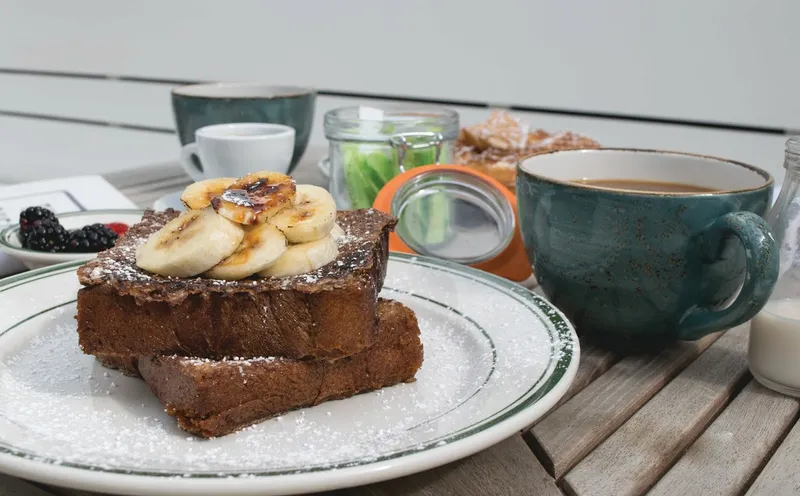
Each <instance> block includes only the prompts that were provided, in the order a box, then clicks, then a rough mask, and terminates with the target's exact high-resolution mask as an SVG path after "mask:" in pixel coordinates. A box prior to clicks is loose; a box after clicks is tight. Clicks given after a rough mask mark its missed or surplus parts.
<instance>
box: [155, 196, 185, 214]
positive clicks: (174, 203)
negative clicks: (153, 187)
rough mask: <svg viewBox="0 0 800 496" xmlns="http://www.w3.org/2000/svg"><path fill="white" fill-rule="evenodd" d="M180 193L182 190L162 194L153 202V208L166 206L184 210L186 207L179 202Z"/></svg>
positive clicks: (158, 208)
mask: <svg viewBox="0 0 800 496" xmlns="http://www.w3.org/2000/svg"><path fill="white" fill-rule="evenodd" d="M181 194H183V191H174V192H172V193H168V194H166V195H164V196H162V197H161V198H159V199H158V200H156V201H155V202H154V203H153V210H166V209H168V208H174V209H175V210H179V211H182V210H184V209H185V208H186V207H184V206H183V203H181Z"/></svg>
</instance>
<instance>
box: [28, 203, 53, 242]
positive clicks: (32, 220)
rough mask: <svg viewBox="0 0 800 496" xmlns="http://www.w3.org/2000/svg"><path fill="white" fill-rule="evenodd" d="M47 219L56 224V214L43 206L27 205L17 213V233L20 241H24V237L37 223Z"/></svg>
mask: <svg viewBox="0 0 800 496" xmlns="http://www.w3.org/2000/svg"><path fill="white" fill-rule="evenodd" d="M44 220H48V221H51V222H54V223H56V224H58V219H56V214H54V213H53V212H51V211H50V210H47V209H46V208H44V207H28V208H26V209H25V210H23V211H22V212H20V214H19V235H20V238H21V239H20V241H23V242H24V241H25V238H26V237H27V236H28V233H30V232H31V231H32V230H33V229H34V228H36V227H37V226H39V224H40V223H41V222H42V221H44Z"/></svg>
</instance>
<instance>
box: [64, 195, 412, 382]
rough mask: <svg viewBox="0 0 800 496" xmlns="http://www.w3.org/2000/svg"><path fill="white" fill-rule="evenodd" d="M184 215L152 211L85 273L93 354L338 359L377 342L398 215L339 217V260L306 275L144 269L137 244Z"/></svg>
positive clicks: (88, 342) (83, 314)
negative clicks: (236, 276) (176, 274)
mask: <svg viewBox="0 0 800 496" xmlns="http://www.w3.org/2000/svg"><path fill="white" fill-rule="evenodd" d="M178 215H179V212H177V211H175V210H167V211H164V212H153V211H150V210H149V211H146V212H145V214H144V216H143V218H142V221H141V222H140V223H139V224H136V225H134V226H132V227H131V228H130V230H129V231H128V233H127V234H126V235H125V236H124V237H122V238H121V239H120V240H119V241H118V242H117V245H116V246H115V247H114V248H112V249H110V250H107V251H105V252H102V253H100V254H99V255H98V257H97V258H95V259H94V260H92V261H90V262H88V263H86V264H85V265H83V266H82V267H81V268H79V269H78V278H79V280H80V282H81V284H82V285H83V286H84V287H83V288H82V289H80V290H79V292H78V302H77V306H78V312H77V317H76V318H77V321H78V335H79V343H80V346H81V348H82V350H83V351H84V353H87V354H91V355H95V356H98V358H99V359H100V360H101V362H103V363H104V364H107V365H117V366H120V365H122V366H123V369H125V364H126V360H127V361H128V365H129V367H132V366H133V365H134V364H133V360H134V359H133V358H132V357H140V356H154V355H178V356H197V357H204V358H209V359H222V358H225V357H228V358H230V357H238V358H252V357H261V356H280V357H286V358H294V359H300V358H316V359H334V358H341V357H345V356H349V355H353V354H355V353H358V352H360V351H361V350H363V349H365V348H367V347H369V346H370V345H372V343H373V342H374V341H375V339H376V330H377V321H376V301H377V296H378V293H379V292H380V290H381V286H382V284H383V280H384V278H385V275H386V264H387V261H388V236H389V232H390V231H391V230H392V229H394V226H395V223H396V219H395V218H393V217H391V216H389V215H386V214H384V213H382V212H380V211H377V210H372V209H363V210H352V211H342V212H339V213H338V214H337V223H338V224H339V225H340V226H341V227H342V228H343V229H344V231H345V236H344V237H342V238H341V239H340V240H339V242H338V244H339V256H338V257H337V258H336V260H334V261H333V262H331V263H329V264H328V265H326V266H324V267H321V268H319V269H317V270H315V271H313V272H309V273H306V274H301V275H298V276H291V277H285V278H251V279H245V280H241V281H221V280H214V279H207V278H200V277H194V278H188V279H179V278H171V277H162V276H158V275H155V274H151V273H148V272H145V271H143V270H141V269H139V268H138V267H137V266H136V263H135V251H136V248H137V247H138V246H139V245H141V244H142V243H144V241H145V240H146V239H147V237H148V236H149V235H150V234H152V233H154V232H156V231H157V230H158V229H160V228H161V227H162V226H163V225H164V224H166V223H167V222H169V221H170V220H172V219H174V218H175V217H177V216H178ZM129 372H130V371H129Z"/></svg>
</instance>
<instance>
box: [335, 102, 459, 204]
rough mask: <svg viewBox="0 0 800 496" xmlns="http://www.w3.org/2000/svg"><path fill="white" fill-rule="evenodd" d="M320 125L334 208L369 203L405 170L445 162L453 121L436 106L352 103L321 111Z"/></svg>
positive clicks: (453, 115) (452, 144)
mask: <svg viewBox="0 0 800 496" xmlns="http://www.w3.org/2000/svg"><path fill="white" fill-rule="evenodd" d="M324 129H325V137H326V138H327V139H328V141H329V154H328V159H327V161H324V162H323V165H322V168H323V172H325V173H327V174H328V176H329V181H330V184H329V190H330V192H331V194H332V195H333V197H334V199H335V200H336V205H337V207H338V208H339V209H355V208H368V207H371V206H372V203H373V202H374V201H375V197H376V196H377V195H378V192H379V191H380V190H381V188H383V186H384V185H385V184H386V183H387V182H389V181H390V180H391V179H392V178H393V177H395V176H396V175H397V174H400V173H401V172H404V171H405V170H408V169H412V168H414V167H418V166H421V165H430V164H436V163H440V162H442V163H449V162H450V161H451V160H452V158H453V156H454V149H455V142H456V138H457V137H458V132H459V120H458V113H456V112H454V111H452V110H448V109H442V108H426V107H411V106H374V107H372V106H370V107H366V106H358V107H344V108H338V109H335V110H331V111H330V112H327V113H326V114H325V122H324ZM398 144H400V145H402V148H400V149H399V148H398Z"/></svg>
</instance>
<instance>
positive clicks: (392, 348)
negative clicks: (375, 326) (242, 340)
mask: <svg viewBox="0 0 800 496" xmlns="http://www.w3.org/2000/svg"><path fill="white" fill-rule="evenodd" d="M378 321H379V331H378V341H377V342H376V343H375V344H374V345H373V346H372V347H371V348H369V349H366V350H364V351H362V352H360V353H358V354H356V355H353V356H351V357H346V358H342V359H339V360H333V361H326V360H313V361H312V360H291V359H284V358H257V359H253V360H207V359H197V358H186V357H179V356H160V357H153V358H143V359H140V360H139V364H138V367H139V371H140V372H141V374H142V377H143V378H144V380H145V381H147V384H148V385H149V386H150V389H152V390H153V392H154V393H155V394H156V396H158V398H159V400H161V402H162V403H164V405H165V407H166V410H167V412H168V413H169V414H170V415H173V416H175V417H176V418H177V420H178V425H179V426H180V427H181V428H182V429H184V430H187V431H189V432H192V433H194V434H197V435H200V436H203V437H217V436H222V435H225V434H228V433H231V432H233V431H236V430H239V429H241V428H243V427H246V426H248V425H251V424H254V423H256V422H260V421H262V420H265V419H267V418H270V417H273V416H276V415H280V414H281V413H285V412H287V411H290V410H294V409H297V408H302V407H307V406H311V405H316V404H319V403H322V402H323V401H328V400H333V399H339V398H346V397H349V396H353V395H355V394H358V393H360V392H364V391H369V390H374V389H379V388H381V387H385V386H389V385H393V384H397V383H399V382H408V381H411V380H412V379H413V377H414V375H415V374H416V372H417V370H419V368H420V366H421V365H422V359H423V350H422V343H421V342H420V339H419V326H418V324H417V319H416V316H415V315H414V312H413V311H411V310H410V309H409V308H408V307H406V306H404V305H402V304H401V303H398V302H396V301H391V300H383V299H381V300H379V302H378Z"/></svg>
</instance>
